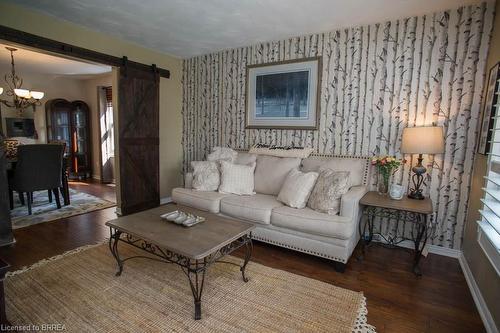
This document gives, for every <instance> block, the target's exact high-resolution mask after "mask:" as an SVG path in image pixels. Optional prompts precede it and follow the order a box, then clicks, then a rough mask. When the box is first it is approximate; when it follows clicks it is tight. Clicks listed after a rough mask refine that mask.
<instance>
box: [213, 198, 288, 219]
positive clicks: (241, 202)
mask: <svg viewBox="0 0 500 333" xmlns="http://www.w3.org/2000/svg"><path fill="white" fill-rule="evenodd" d="M281 206H283V204H282V203H281V202H279V201H278V200H276V197H275V196H272V195H266V194H255V195H252V196H235V195H232V196H229V197H225V198H222V200H221V203H220V212H221V213H222V214H224V215H228V216H232V217H236V218H240V219H243V220H248V221H252V222H257V223H261V224H269V223H270V222H271V211H272V210H273V208H276V207H281Z"/></svg>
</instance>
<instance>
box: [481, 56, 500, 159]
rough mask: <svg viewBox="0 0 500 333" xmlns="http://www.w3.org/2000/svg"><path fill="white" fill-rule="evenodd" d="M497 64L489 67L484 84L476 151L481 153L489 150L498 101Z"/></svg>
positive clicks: (484, 153)
mask: <svg viewBox="0 0 500 333" xmlns="http://www.w3.org/2000/svg"><path fill="white" fill-rule="evenodd" d="M499 64H500V63H497V64H496V65H495V66H493V67H492V68H491V69H490V74H489V76H488V82H487V86H486V98H485V99H484V105H483V119H482V121H481V131H480V132H479V144H478V147H477V152H478V153H480V154H483V155H486V153H488V152H489V150H490V141H491V136H492V131H491V130H492V129H493V123H494V121H493V120H494V117H495V113H496V108H495V104H497V102H498V95H497V94H496V93H495V92H496V91H497V87H498V80H499V74H500V73H499Z"/></svg>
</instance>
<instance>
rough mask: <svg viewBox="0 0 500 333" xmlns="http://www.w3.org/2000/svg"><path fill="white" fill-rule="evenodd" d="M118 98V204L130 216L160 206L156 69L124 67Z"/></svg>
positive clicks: (158, 94)
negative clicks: (143, 69) (146, 69)
mask: <svg viewBox="0 0 500 333" xmlns="http://www.w3.org/2000/svg"><path fill="white" fill-rule="evenodd" d="M119 75H120V76H119V97H118V101H119V102H118V117H117V118H118V150H119V154H118V158H119V172H120V175H119V177H118V178H119V185H118V186H117V190H118V193H117V195H118V196H119V197H118V204H119V208H120V211H121V214H123V215H125V214H130V213H134V212H138V211H141V210H145V209H149V208H152V207H156V206H158V205H159V204H160V189H159V188H160V185H159V163H160V161H159V99H160V90H159V86H160V80H159V75H158V73H157V71H156V69H155V68H154V69H152V70H151V71H142V70H138V69H134V68H127V66H126V65H124V66H122V68H121V69H120V74H119Z"/></svg>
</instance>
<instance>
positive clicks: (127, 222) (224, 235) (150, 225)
mask: <svg viewBox="0 0 500 333" xmlns="http://www.w3.org/2000/svg"><path fill="white" fill-rule="evenodd" d="M174 210H182V211H184V212H190V213H192V214H195V215H198V216H203V217H204V218H205V219H206V220H205V222H203V223H199V224H197V225H194V226H192V227H189V228H186V227H183V226H180V225H177V224H175V223H172V222H169V221H165V220H163V219H162V218H160V215H162V214H165V213H167V212H171V211H174ZM106 225H107V226H109V227H112V228H115V229H117V230H119V231H122V232H124V233H127V234H130V235H132V236H134V237H137V238H141V239H143V240H145V241H147V242H150V243H152V244H155V245H157V246H159V247H161V248H163V249H166V250H170V251H172V252H175V253H177V254H180V255H182V256H185V257H188V258H190V259H195V260H199V259H203V258H205V257H207V256H208V255H210V254H212V253H214V252H216V251H217V250H219V249H220V248H222V247H224V246H225V245H228V244H230V243H232V242H233V241H235V240H237V239H238V238H240V237H242V236H244V235H246V234H248V233H250V232H251V231H252V230H253V229H254V228H255V226H254V225H253V224H250V223H245V222H241V221H236V220H232V219H229V218H224V217H220V216H217V215H215V214H212V213H208V212H203V211H201V210H198V209H194V208H190V207H186V206H182V205H176V204H167V205H163V206H160V207H157V208H153V209H149V210H146V211H143V212H139V213H136V214H131V215H127V216H122V217H119V218H117V219H114V220H111V221H108V222H106Z"/></svg>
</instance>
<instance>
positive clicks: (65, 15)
mask: <svg viewBox="0 0 500 333" xmlns="http://www.w3.org/2000/svg"><path fill="white" fill-rule="evenodd" d="M9 1H11V2H14V3H16V4H20V5H24V6H27V7H30V8H33V9H36V10H38V11H41V12H43V13H46V14H49V15H52V16H55V17H58V18H60V19H64V20H67V21H70V22H73V23H76V24H79V25H82V26H85V27H87V28H88V29H91V30H97V31H102V32H105V33H108V34H110V35H113V36H115V37H118V38H121V39H124V40H128V41H131V42H134V43H136V44H139V45H142V46H145V47H148V48H151V49H155V50H157V51H160V52H166V53H169V54H172V55H175V56H178V57H182V58H186V57H192V56H195V55H199V54H204V53H209V52H213V51H217V50H221V49H226V48H233V47H238V46H245V45H251V44H255V43H258V42H263V41H269V40H275V39H282V38H287V37H292V36H298V35H303V34H308V33H315V32H323V31H329V30H333V29H336V28H341V27H350V26H355V25H360V24H368V23H377V22H381V21H384V20H387V19H395V18H401V17H408V16H414V15H420V14H424V13H432V12H436V11H440V10H443V9H449V8H457V7H459V6H461V5H464V4H470V3H479V2H481V0H142V1H140V0H139V1H137V0H9ZM20 19H22V18H20Z"/></svg>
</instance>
